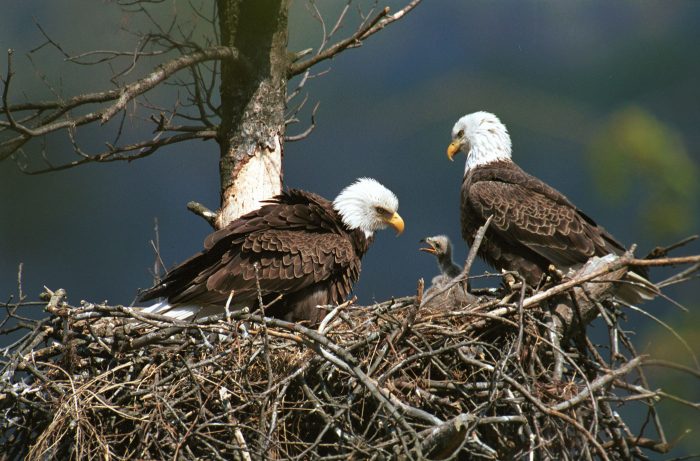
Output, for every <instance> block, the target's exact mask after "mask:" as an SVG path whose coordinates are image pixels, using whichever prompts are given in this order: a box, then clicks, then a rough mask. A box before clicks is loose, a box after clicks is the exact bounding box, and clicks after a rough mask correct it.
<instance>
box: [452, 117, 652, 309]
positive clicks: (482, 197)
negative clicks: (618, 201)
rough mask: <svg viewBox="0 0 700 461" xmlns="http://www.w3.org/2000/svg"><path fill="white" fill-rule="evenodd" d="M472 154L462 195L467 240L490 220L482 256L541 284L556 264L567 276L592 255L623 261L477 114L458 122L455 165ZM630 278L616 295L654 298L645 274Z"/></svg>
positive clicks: (612, 243) (501, 130) (601, 232)
mask: <svg viewBox="0 0 700 461" xmlns="http://www.w3.org/2000/svg"><path fill="white" fill-rule="evenodd" d="M460 151H461V152H464V154H466V156H467V161H466V166H465V169H464V179H463V181H462V191H461V194H462V195H461V222H462V237H463V238H464V239H465V240H466V241H467V243H468V244H469V245H471V244H472V243H473V241H474V237H475V234H476V232H477V230H478V229H479V227H480V226H482V225H483V224H484V223H485V222H486V219H488V217H489V216H493V220H492V221H491V225H490V227H489V229H488V231H487V232H486V235H485V237H484V239H483V241H482V243H481V246H480V247H479V253H478V254H479V256H481V257H482V258H483V259H484V260H485V261H486V262H487V263H488V264H490V265H492V266H493V267H495V268H497V269H499V270H501V269H505V270H509V271H516V272H518V273H519V274H520V275H521V276H522V277H523V278H524V279H525V281H526V282H527V283H528V284H530V285H532V286H536V285H537V284H538V283H539V282H540V281H541V280H542V277H543V275H544V274H545V273H546V272H547V270H548V267H549V265H550V264H553V265H554V266H555V267H556V268H558V269H561V270H563V271H564V272H566V271H567V270H568V269H569V268H572V267H573V268H575V267H578V266H580V265H582V264H583V263H585V262H586V261H587V260H588V259H589V258H591V257H592V256H604V255H607V254H610V253H613V254H616V255H620V254H622V253H624V252H625V248H624V247H623V246H622V245H621V244H620V243H619V242H618V241H617V240H615V238H614V237H613V236H612V235H610V234H609V233H608V232H606V231H605V229H603V228H602V227H601V226H599V225H597V224H596V222H595V221H594V220H593V219H591V218H590V217H588V216H587V215H586V214H585V213H583V212H582V211H581V210H579V209H578V208H577V207H576V206H575V205H574V204H572V203H571V202H570V201H569V200H568V199H567V198H566V197H565V196H564V195H563V194H561V193H559V192H558V191H557V190H555V189H554V188H552V187H550V186H548V185H547V184H545V183H544V182H542V181H541V180H539V179H537V178H535V177H534V176H531V175H529V174H527V173H525V172H524V171H523V170H522V169H520V167H518V166H517V165H516V164H515V163H513V161H512V160H511V141H510V136H509V135H508V130H507V129H506V127H505V125H503V123H501V121H500V120H499V119H498V117H496V116H495V115H493V114H491V113H488V112H475V113H473V114H468V115H465V116H464V117H462V118H460V119H459V120H457V123H455V125H454V127H453V128H452V142H451V143H450V145H449V147H448V148H447V156H448V157H449V159H450V160H452V159H453V157H454V156H455V155H456V154H457V153H458V152H460ZM634 271H635V272H637V273H636V274H635V273H629V274H628V281H629V282H631V284H627V283H626V284H623V285H622V287H621V288H620V289H618V291H617V294H618V295H619V296H621V297H622V298H623V299H625V300H627V301H630V302H638V301H639V300H640V298H644V299H649V298H651V297H653V293H654V288H653V286H651V285H650V284H649V282H648V281H647V280H646V273H645V272H644V271H643V270H640V269H637V268H635V269H634Z"/></svg>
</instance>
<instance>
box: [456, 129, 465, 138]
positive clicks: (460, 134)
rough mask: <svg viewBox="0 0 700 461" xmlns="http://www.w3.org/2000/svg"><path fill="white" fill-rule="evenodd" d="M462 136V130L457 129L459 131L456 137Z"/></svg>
mask: <svg viewBox="0 0 700 461" xmlns="http://www.w3.org/2000/svg"><path fill="white" fill-rule="evenodd" d="M463 136H464V130H459V132H458V133H457V137H458V138H461V137H463Z"/></svg>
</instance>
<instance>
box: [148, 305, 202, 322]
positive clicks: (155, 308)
mask: <svg viewBox="0 0 700 461" xmlns="http://www.w3.org/2000/svg"><path fill="white" fill-rule="evenodd" d="M201 309H202V308H201V307H200V306H187V305H177V306H171V305H170V304H168V302H167V301H160V302H157V303H155V304H153V305H151V306H148V307H144V308H143V309H141V311H142V312H147V313H149V314H158V315H164V316H166V317H171V318H173V319H175V320H183V321H184V320H192V319H194V317H195V316H196V315H197V314H198V313H199V311H200V310H201Z"/></svg>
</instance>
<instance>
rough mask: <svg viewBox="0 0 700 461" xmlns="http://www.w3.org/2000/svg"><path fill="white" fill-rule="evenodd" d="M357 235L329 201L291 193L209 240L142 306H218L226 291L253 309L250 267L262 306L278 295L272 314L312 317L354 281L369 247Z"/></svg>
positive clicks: (151, 292) (341, 296) (148, 294)
mask: <svg viewBox="0 0 700 461" xmlns="http://www.w3.org/2000/svg"><path fill="white" fill-rule="evenodd" d="M356 234H357V232H350V231H348V230H347V229H346V228H345V227H344V226H343V224H342V222H341V221H340V218H339V216H338V215H337V213H336V212H335V210H333V208H332V204H331V203H330V202H329V201H327V200H325V199H323V198H322V197H319V196H317V195H315V194H311V193H308V192H303V191H298V190H290V191H288V192H286V193H283V194H281V195H280V196H278V197H276V198H275V199H274V200H271V201H269V202H268V203H267V204H266V205H264V206H263V207H261V208H260V209H259V210H256V211H253V212H251V213H249V214H247V215H245V216H242V217H241V218H239V219H237V220H236V221H234V222H232V223H231V224H229V226H227V227H226V228H223V229H220V230H218V231H216V232H214V233H212V234H210V235H209V236H208V237H207V238H206V240H205V242H204V250H203V251H202V252H201V253H199V254H197V255H195V256H193V257H192V258H190V259H188V260H187V261H185V262H183V263H182V264H180V265H179V266H177V267H175V268H174V269H172V270H171V271H170V272H169V273H168V274H167V275H166V277H165V278H164V280H163V281H162V282H161V283H159V284H158V285H156V286H154V287H153V288H151V289H149V290H147V291H145V292H144V293H143V294H142V295H141V300H148V299H153V298H157V297H165V298H167V300H168V303H170V304H188V305H190V304H196V305H203V306H204V305H220V306H223V305H224V304H225V303H226V300H227V299H228V297H229V294H230V293H231V292H232V291H233V293H234V297H233V300H234V303H235V304H237V305H240V304H247V305H250V306H253V305H256V304H257V302H256V300H257V295H258V293H257V283H256V267H257V282H259V284H260V292H261V294H262V297H263V301H264V302H267V300H271V299H274V298H275V297H277V296H278V295H280V294H282V295H283V298H282V301H281V302H279V303H278V304H279V306H277V307H276V309H277V310H280V311H282V312H283V313H284V312H285V311H293V312H294V316H301V317H316V316H317V314H315V312H317V311H318V309H315V306H316V304H330V303H339V302H342V301H343V300H344V299H345V297H347V295H348V294H349V293H350V291H351V289H352V285H353V284H354V282H355V281H356V280H357V278H358V277H359V272H360V258H361V256H362V255H363V254H364V252H365V251H366V249H367V245H368V242H367V241H366V239H365V238H364V235H363V234H362V235H356ZM359 234H361V233H359ZM306 298H308V299H306ZM312 303H313V306H311V305H310V304H312ZM311 308H313V309H314V313H309V312H308V309H311ZM282 316H284V315H282ZM294 316H293V317H294ZM285 318H287V317H285ZM289 319H290V320H312V321H314V320H316V319H315V318H289Z"/></svg>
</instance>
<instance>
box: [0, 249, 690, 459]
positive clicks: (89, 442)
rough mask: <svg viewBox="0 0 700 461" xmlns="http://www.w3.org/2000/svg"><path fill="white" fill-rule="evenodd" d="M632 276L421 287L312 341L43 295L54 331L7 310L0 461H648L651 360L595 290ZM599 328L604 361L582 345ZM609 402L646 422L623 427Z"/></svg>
mask: <svg viewBox="0 0 700 461" xmlns="http://www.w3.org/2000/svg"><path fill="white" fill-rule="evenodd" d="M693 258H694V259H693ZM679 259H683V261H678V260H679ZM639 261H645V260H635V259H633V258H631V257H621V258H615V259H613V260H610V259H604V260H601V261H598V262H597V263H595V264H591V265H587V267H584V269H582V270H581V271H579V272H578V273H577V274H574V275H573V276H570V277H565V278H564V279H561V280H555V281H551V282H550V283H549V284H548V285H545V286H544V287H542V288H541V289H539V290H537V291H535V292H532V291H530V289H529V288H525V287H523V285H522V284H519V283H518V281H517V279H516V280H515V283H513V284H511V285H508V284H505V285H502V286H501V287H500V288H498V289H491V290H485V291H483V292H482V293H481V296H474V295H472V294H470V293H467V292H466V290H465V286H464V285H465V284H464V280H463V278H458V279H456V280H454V281H453V282H452V283H451V284H449V285H448V286H447V287H446V288H443V289H441V290H438V291H439V292H437V293H436V291H435V290H432V292H430V293H428V294H424V293H423V286H422V282H419V287H418V293H417V295H416V296H409V297H403V298H397V299H392V300H390V301H386V302H382V303H378V304H375V305H372V306H354V305H351V303H347V304H345V305H341V306H337V307H335V308H334V309H332V311H331V313H330V314H329V315H328V316H327V317H326V318H325V319H324V321H323V322H322V323H321V324H320V325H319V326H317V327H314V328H311V327H309V326H305V325H303V324H294V323H289V322H284V321H281V320H278V319H274V318H267V317H265V316H264V310H263V311H261V310H258V311H256V312H252V313H248V312H245V311H242V312H233V313H229V314H228V315H220V316H214V317H209V318H204V319H200V320H198V321H197V322H194V323H185V322H181V321H175V320H172V319H169V318H167V317H163V316H159V315H155V314H145V313H142V312H140V311H139V310H138V309H131V308H126V307H123V306H109V305H104V304H90V303H83V304H82V305H80V306H71V305H69V304H68V303H67V302H66V298H65V292H64V291H63V290H57V291H56V292H50V293H48V296H50V300H48V302H44V306H45V309H46V310H47V311H48V312H49V314H50V316H49V317H48V318H45V319H42V320H30V319H27V318H24V317H22V316H20V315H19V312H20V311H19V310H18V309H19V303H18V304H17V305H12V306H10V307H8V308H7V309H8V313H9V314H10V315H9V317H8V319H10V320H11V322H10V323H8V319H6V320H5V322H4V323H5V325H4V327H5V332H6V334H7V332H9V331H12V332H13V334H15V335H18V336H17V337H16V338H18V339H16V341H15V342H14V343H13V344H11V345H10V346H8V347H7V348H5V349H4V350H3V352H4V354H3V355H2V357H1V358H0V360H2V377H1V379H0V411H1V412H2V418H0V428H1V431H2V433H1V435H0V459H3V460H5V459H20V458H25V459H29V460H36V459H102V460H109V459H240V460H249V459H318V458H324V459H397V458H398V459H448V458H451V459H474V458H484V459H516V458H522V457H525V456H528V455H531V454H532V455H534V456H535V457H536V458H537V459H586V458H587V459H633V458H638V459H645V457H646V456H647V454H648V452H649V451H656V452H666V451H667V450H668V449H669V448H670V445H669V443H668V442H667V441H666V439H665V436H664V432H663V429H662V426H661V419H660V418H659V416H658V415H657V413H656V411H655V407H654V405H655V403H656V401H657V400H658V397H659V394H658V393H656V392H653V391H652V390H651V389H650V388H649V385H648V383H647V381H646V378H645V375H644V366H645V365H647V364H648V363H649V362H650V360H651V359H650V358H648V357H645V356H642V355H639V354H637V352H636V351H635V348H634V346H633V344H632V342H631V341H630V339H629V337H628V334H627V333H626V332H625V330H624V329H623V328H621V327H620V322H622V321H623V320H622V319H623V313H624V311H625V309H626V307H625V306H623V305H621V304H619V303H618V302H616V301H615V299H614V298H613V297H611V296H610V295H609V293H607V292H609V291H610V290H607V289H605V287H607V286H609V285H613V284H614V281H615V280H617V279H619V276H618V275H619V273H621V272H624V270H625V268H626V267H629V266H630V265H635V264H639ZM669 261H671V260H670V259H665V260H657V261H655V263H654V264H648V263H644V264H645V265H663V264H667V263H669ZM671 262H690V263H692V262H695V265H694V266H691V268H689V269H686V270H684V271H683V272H680V273H679V274H678V275H677V276H675V277H674V278H673V280H674V281H678V280H680V279H685V278H687V277H688V276H689V275H690V274H691V273H692V272H693V271H697V270H698V264H697V263H698V262H700V257H697V256H696V257H686V258H675V259H674V260H673V261H671ZM669 264H670V263H669ZM616 277H617V278H616ZM601 287H602V289H601ZM459 293H461V295H462V297H461V298H460V296H458V294H459ZM606 293H607V294H606ZM459 299H461V301H460V300H459ZM567 309H568V311H567ZM591 312H595V315H592V314H591ZM595 316H598V317H603V318H604V324H605V325H606V326H607V328H608V330H609V333H610V335H609V338H610V339H609V342H608V343H607V344H603V345H598V344H594V343H593V342H592V341H591V340H590V339H589V338H588V336H587V335H586V326H587V324H588V322H589V321H588V320H586V319H589V318H592V317H595ZM1 327H2V325H0V328H1ZM19 336H21V337H19ZM657 362H658V361H657ZM656 365H658V363H656ZM695 373H696V376H697V372H695ZM622 405H626V406H630V405H638V406H639V407H640V408H643V411H646V412H647V413H648V420H649V421H651V422H652V423H651V424H646V425H645V426H644V428H643V429H642V430H639V429H638V428H636V429H635V428H633V427H631V425H630V424H629V423H628V422H627V421H625V420H624V419H623V418H622V417H621V416H620V412H619V411H618V410H619V408H618V407H620V406H622Z"/></svg>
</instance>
